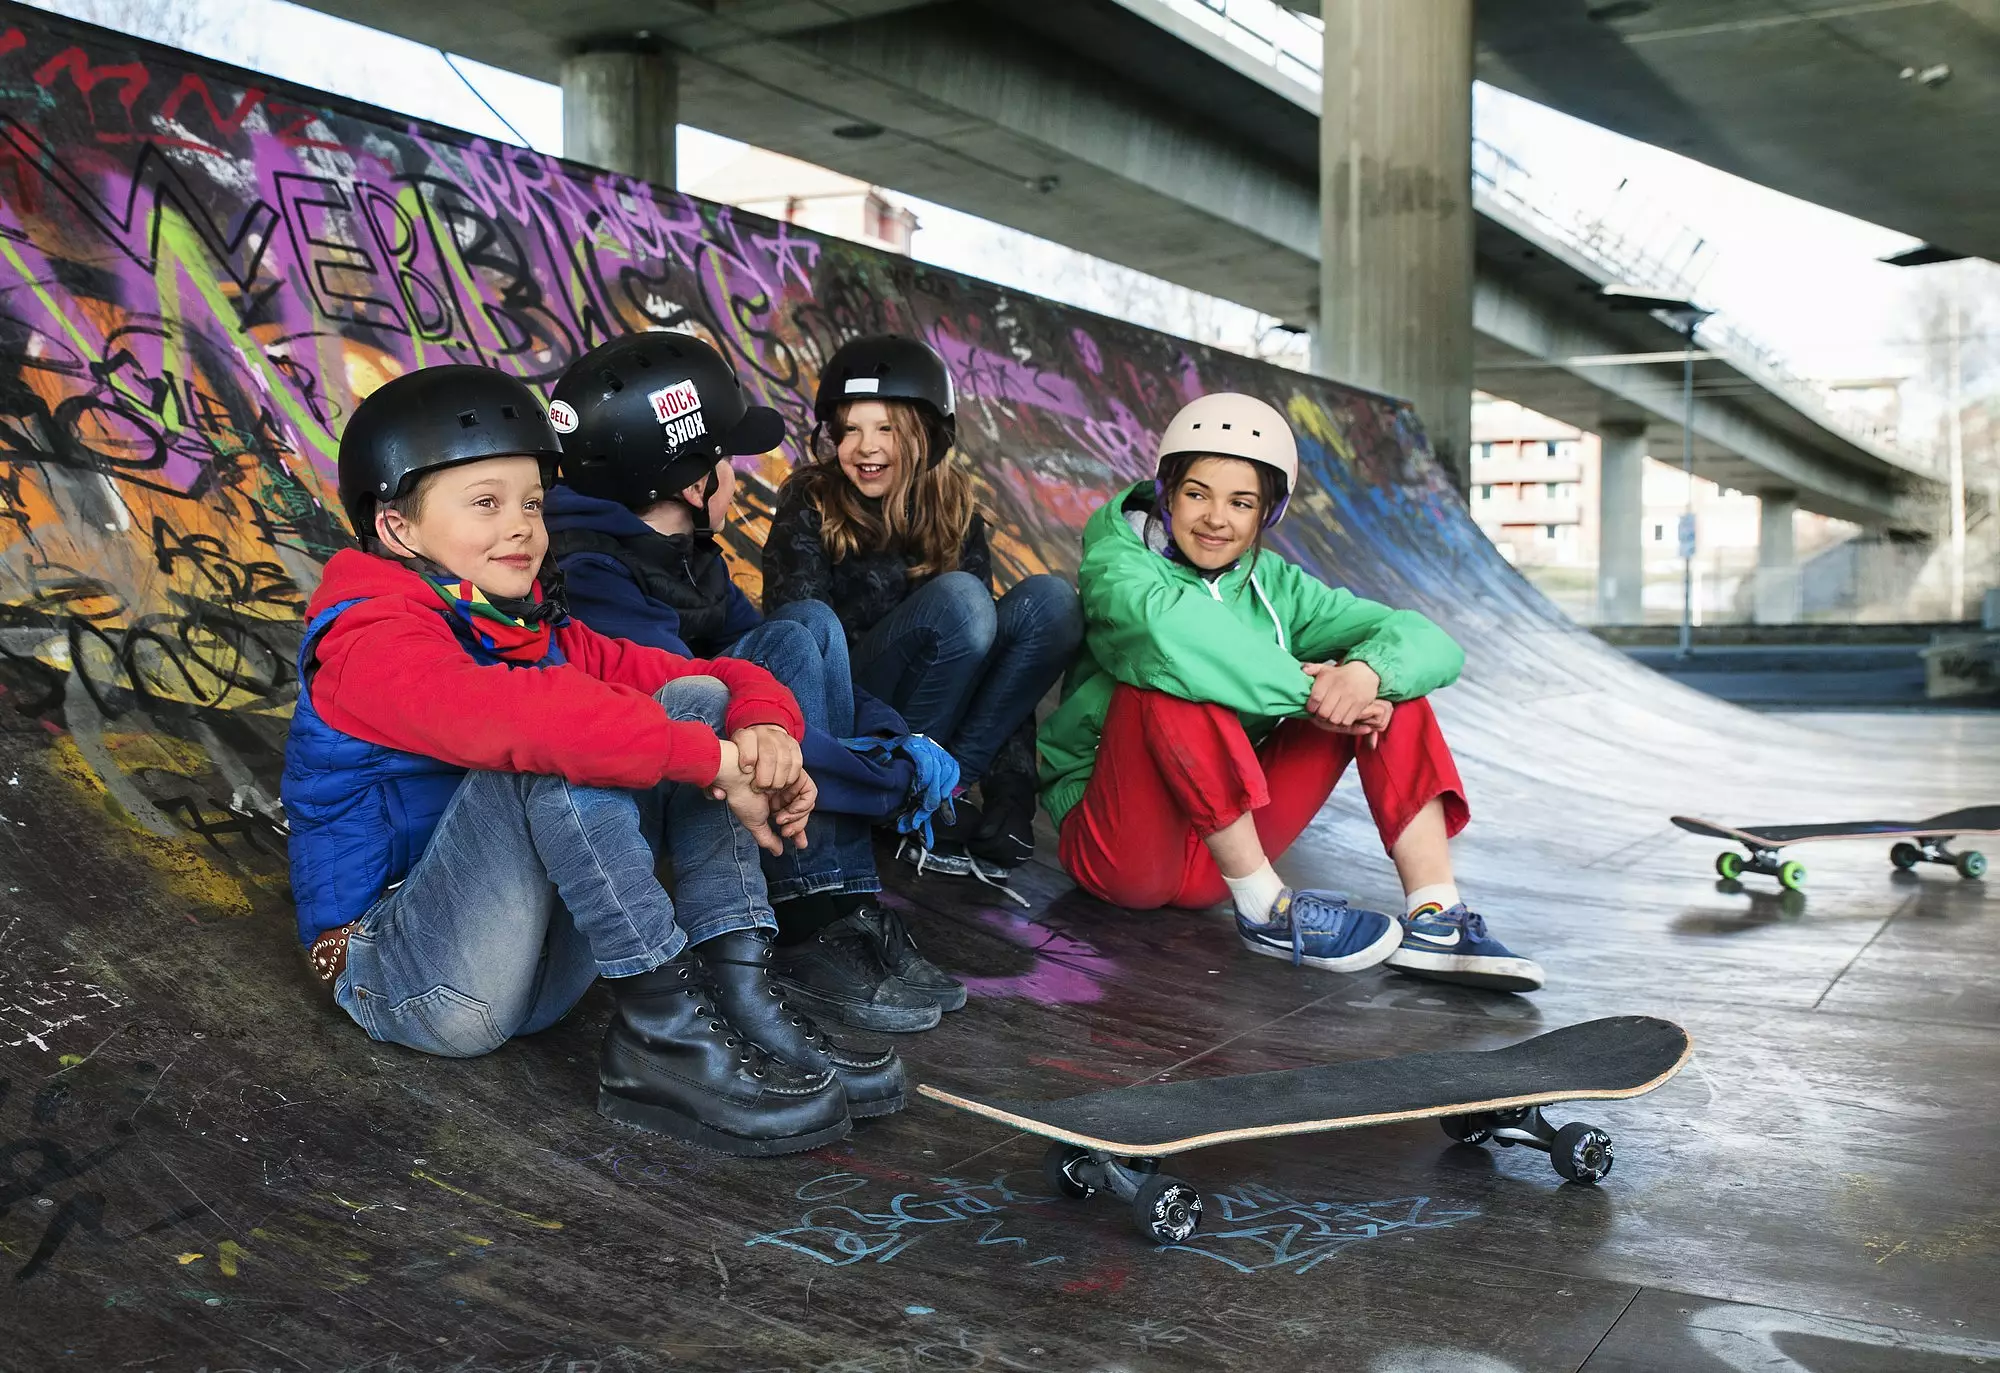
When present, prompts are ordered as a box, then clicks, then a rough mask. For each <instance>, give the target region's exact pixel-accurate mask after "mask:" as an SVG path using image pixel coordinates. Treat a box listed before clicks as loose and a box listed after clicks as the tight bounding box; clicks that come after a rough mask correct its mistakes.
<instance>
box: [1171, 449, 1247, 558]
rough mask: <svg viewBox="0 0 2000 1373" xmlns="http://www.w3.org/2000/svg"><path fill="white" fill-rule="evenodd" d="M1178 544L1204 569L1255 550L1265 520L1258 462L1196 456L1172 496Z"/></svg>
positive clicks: (1173, 518) (1173, 524)
mask: <svg viewBox="0 0 2000 1373" xmlns="http://www.w3.org/2000/svg"><path fill="white" fill-rule="evenodd" d="M1167 511H1168V514H1169V515H1170V516H1171V517H1172V527H1173V532H1174V545H1175V546H1176V547H1177V548H1179V549H1180V551H1181V556H1182V557H1184V558H1186V559H1187V560H1188V561H1189V562H1190V563H1193V564H1194V565H1195V566H1196V567H1198V568H1200V569H1201V570H1202V571H1204V572H1214V571H1217V570H1219V569H1221V568H1225V567H1228V566H1229V565H1230V564H1232V563H1234V562H1235V561H1236V560H1237V559H1238V558H1240V557H1242V556H1243V555H1244V554H1245V553H1248V552H1249V551H1250V545H1251V544H1253V543H1255V542H1256V539H1257V531H1258V530H1259V529H1261V528H1262V527H1263V521H1264V488H1263V482H1262V480H1261V479H1260V477H1259V474H1258V471H1257V467H1256V465H1255V464H1254V463H1248V462H1245V461H1243V459H1241V458H1196V459H1195V460H1194V462H1193V463H1191V464H1189V466H1188V470H1187V474H1186V475H1185V476H1183V477H1182V478H1181V479H1180V482H1179V484H1178V485H1176V486H1175V487H1174V489H1173V492H1172V493H1171V494H1170V496H1169V497H1168V501H1167Z"/></svg>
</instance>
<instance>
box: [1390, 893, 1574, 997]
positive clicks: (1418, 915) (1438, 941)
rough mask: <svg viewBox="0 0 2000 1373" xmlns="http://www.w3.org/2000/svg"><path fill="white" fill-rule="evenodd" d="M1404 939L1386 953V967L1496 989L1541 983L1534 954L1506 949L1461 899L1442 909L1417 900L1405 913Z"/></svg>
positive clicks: (1522, 989)
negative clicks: (1455, 903)
mask: <svg viewBox="0 0 2000 1373" xmlns="http://www.w3.org/2000/svg"><path fill="white" fill-rule="evenodd" d="M1402 933H1403V942H1402V944H1401V946H1400V947H1398V948H1397V950H1396V951H1395V952H1394V953H1392V954H1390V955H1389V958H1388V964H1389V966H1390V967H1392V968H1395V969H1398V970H1400V971H1402V972H1406V973H1409V974H1411V975H1412V976H1415V977H1428V978H1431V979H1432V980H1433V981H1437V982H1458V983H1463V984H1464V985H1465V986H1468V987H1485V988H1488V989H1490V990H1492V991H1496V992H1532V991H1536V990H1538V989H1539V988H1540V987H1541V985H1542V968H1541V965H1540V964H1539V963H1537V962H1535V960H1534V959H1532V958H1523V957H1521V955H1519V954H1517V953H1511V952H1509V951H1508V949H1507V946H1506V945H1505V944H1502V943H1501V942H1500V941H1499V940H1497V939H1495V938H1493V936H1491V935H1489V934H1488V933H1486V920H1485V918H1484V917H1483V916H1481V915H1479V914H1477V913H1476V912H1473V911H1470V910H1467V909H1466V906H1465V903H1464V902H1463V901H1461V902H1459V903H1458V904H1457V905H1456V906H1453V907H1452V908H1451V909H1450V910H1444V909H1442V908H1441V907H1438V906H1435V905H1426V906H1419V907H1417V908H1416V909H1415V910H1414V911H1412V912H1410V913H1409V914H1408V915H1406V916H1404V917H1403V920H1402Z"/></svg>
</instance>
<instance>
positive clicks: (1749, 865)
mask: <svg viewBox="0 0 2000 1373" xmlns="http://www.w3.org/2000/svg"><path fill="white" fill-rule="evenodd" d="M1673 821H1674V823H1675V824H1676V825H1679V826H1680V827H1681V828H1682V829H1684V830H1686V831H1687V832H1688V833H1689V834H1705V835H1707V836H1709V837H1710V838H1711V839H1728V840H1732V841H1734V842H1735V843H1738V844H1741V845H1742V846H1743V847H1744V848H1746V849H1748V850H1750V856H1749V857H1748V858H1745V857H1744V856H1743V855H1742V854H1740V853H1733V852H1731V851H1729V850H1726V849H1725V850H1724V851H1723V852H1722V853H1720V854H1718V855H1717V856H1716V859H1715V870H1716V872H1717V873H1719V874H1721V876H1722V878H1723V880H1724V881H1728V882H1734V881H1735V880H1736V879H1737V878H1739V877H1741V876H1742V875H1743V874H1744V873H1746V872H1761V873H1763V874H1765V875H1766V876H1767V877H1775V878H1777V879H1778V885H1779V886H1781V887H1783V888H1784V889H1785V890H1787V891H1803V890H1805V885H1806V870H1805V865H1804V864H1803V863H1800V862H1798V861H1797V860H1796V859H1780V858H1779V856H1778V851H1779V850H1780V849H1784V848H1788V847H1790V846H1791V845H1793V844H1813V843H1818V842H1820V841H1822V840H1826V839H1894V840H1896V841H1897V843H1896V844H1895V845H1894V846H1893V847H1891V848H1890V850H1889V861H1890V862H1891V863H1894V864H1895V865H1896V866H1897V867H1898V868H1901V869H1903V870H1904V871H1906V872H1907V871H1908V870H1909V869H1911V868H1914V867H1915V866H1916V865H1917V864H1919V863H1944V864H1946V865H1948V866H1950V867H1953V868H1956V869H1958V875H1959V876H1960V877H1963V878H1966V879H1967V880H1968V881H1970V880H1972V879H1974V878H1979V877H1984V876H1985V875H1986V855H1985V854H1983V853H1977V852H1975V851H1973V850H1971V849H1967V850H1965V851H1964V852H1963V853H1954V852H1952V849H1951V841H1952V840H1954V839H1956V838H1958V837H1959V836H1960V835H1962V834H2000V806H1969V807H1967V808H1966V809H1964V810H1953V811H1946V812H1945V813H1944V814H1943V815H1933V816H1932V817H1931V818H1930V819H1928V820H1855V821H1852V822H1850V823H1848V824H1844V825H1762V826H1759V827H1757V828H1755V829H1748V828H1745V829H1737V828H1734V827H1732V826H1729V825H1718V824H1716V823H1715V822H1714V821H1713V820H1697V819H1695V818H1693V817H1692V816H1687V815H1676V816H1674V817H1673Z"/></svg>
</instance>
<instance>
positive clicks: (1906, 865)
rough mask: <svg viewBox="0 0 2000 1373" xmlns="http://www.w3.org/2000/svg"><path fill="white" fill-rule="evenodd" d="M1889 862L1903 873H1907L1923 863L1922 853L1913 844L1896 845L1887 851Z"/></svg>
mask: <svg viewBox="0 0 2000 1373" xmlns="http://www.w3.org/2000/svg"><path fill="white" fill-rule="evenodd" d="M1889 861H1890V862H1891V863H1894V864H1895V865H1896V866H1897V867H1899V868H1901V869H1902V870H1903V871H1904V872H1908V871H1909V870H1910V869H1911V868H1914V867H1915V866H1916V865H1917V864H1919V863H1921V862H1923V861H1924V851H1923V850H1922V849H1920V848H1918V847H1917V846H1916V845H1915V844H1909V843H1902V844H1897V845H1896V846H1895V847H1894V848H1892V849H1890V850H1889Z"/></svg>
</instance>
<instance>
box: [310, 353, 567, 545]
mask: <svg viewBox="0 0 2000 1373" xmlns="http://www.w3.org/2000/svg"><path fill="white" fill-rule="evenodd" d="M503 457H528V458H536V459H539V460H540V462H541V464H542V479H543V480H544V481H547V480H548V479H549V478H550V476H551V475H552V474H553V471H554V468H555V465H556V463H557V462H558V461H559V460H560V459H561V457H562V443H561V441H560V440H558V439H557V438H556V433H555V430H554V429H553V428H551V427H550V424H549V417H548V414H547V412H545V411H544V410H543V409H542V402H541V399H540V398H539V397H538V396H536V395H535V393H534V392H533V391H532V390H530V389H529V388H528V384H527V383H526V382H524V381H522V380H521V379H520V378H519V377H515V376H510V375H509V374H507V373H506V372H497V371H495V370H494V369H492V368H491V367H474V366H471V365H470V364H466V363H447V364H445V365H443V366H439V367H423V368H419V369H418V370H416V371H414V372H406V373H404V374H403V375H402V376H400V377H396V378H394V379H393V380H391V381H389V382H387V383H385V384H384V385H382V386H381V387H379V388H377V389H376V390H375V391H374V392H373V393H372V394H370V395H369V397H368V399H366V400H364V401H362V402H361V404H360V405H358V406H356V407H355V410H354V413H353V414H352V415H351V416H349V417H348V420H347V427H346V428H345V429H344V430H342V431H341V435H340V458H339V471H340V505H341V508H342V509H343V510H345V511H346V512H347V519H348V523H350V524H351V525H353V526H354V534H355V537H356V538H358V539H360V540H361V541H362V544H363V545H364V546H366V545H367V543H368V542H369V541H370V540H371V539H373V538H374V536H375V510H376V507H377V506H378V505H379V504H380V503H381V502H383V501H390V500H395V499H396V498H397V497H399V496H402V495H404V494H406V493H407V492H408V491H409V489H410V487H411V486H413V485H414V484H415V483H416V480H417V478H419V477H421V476H423V475H424V473H426V472H434V471H436V470H437V469H439V468H441V467H456V466H458V465H459V464H460V463H467V462H478V461H479V460H480V459H481V458H503Z"/></svg>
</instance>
